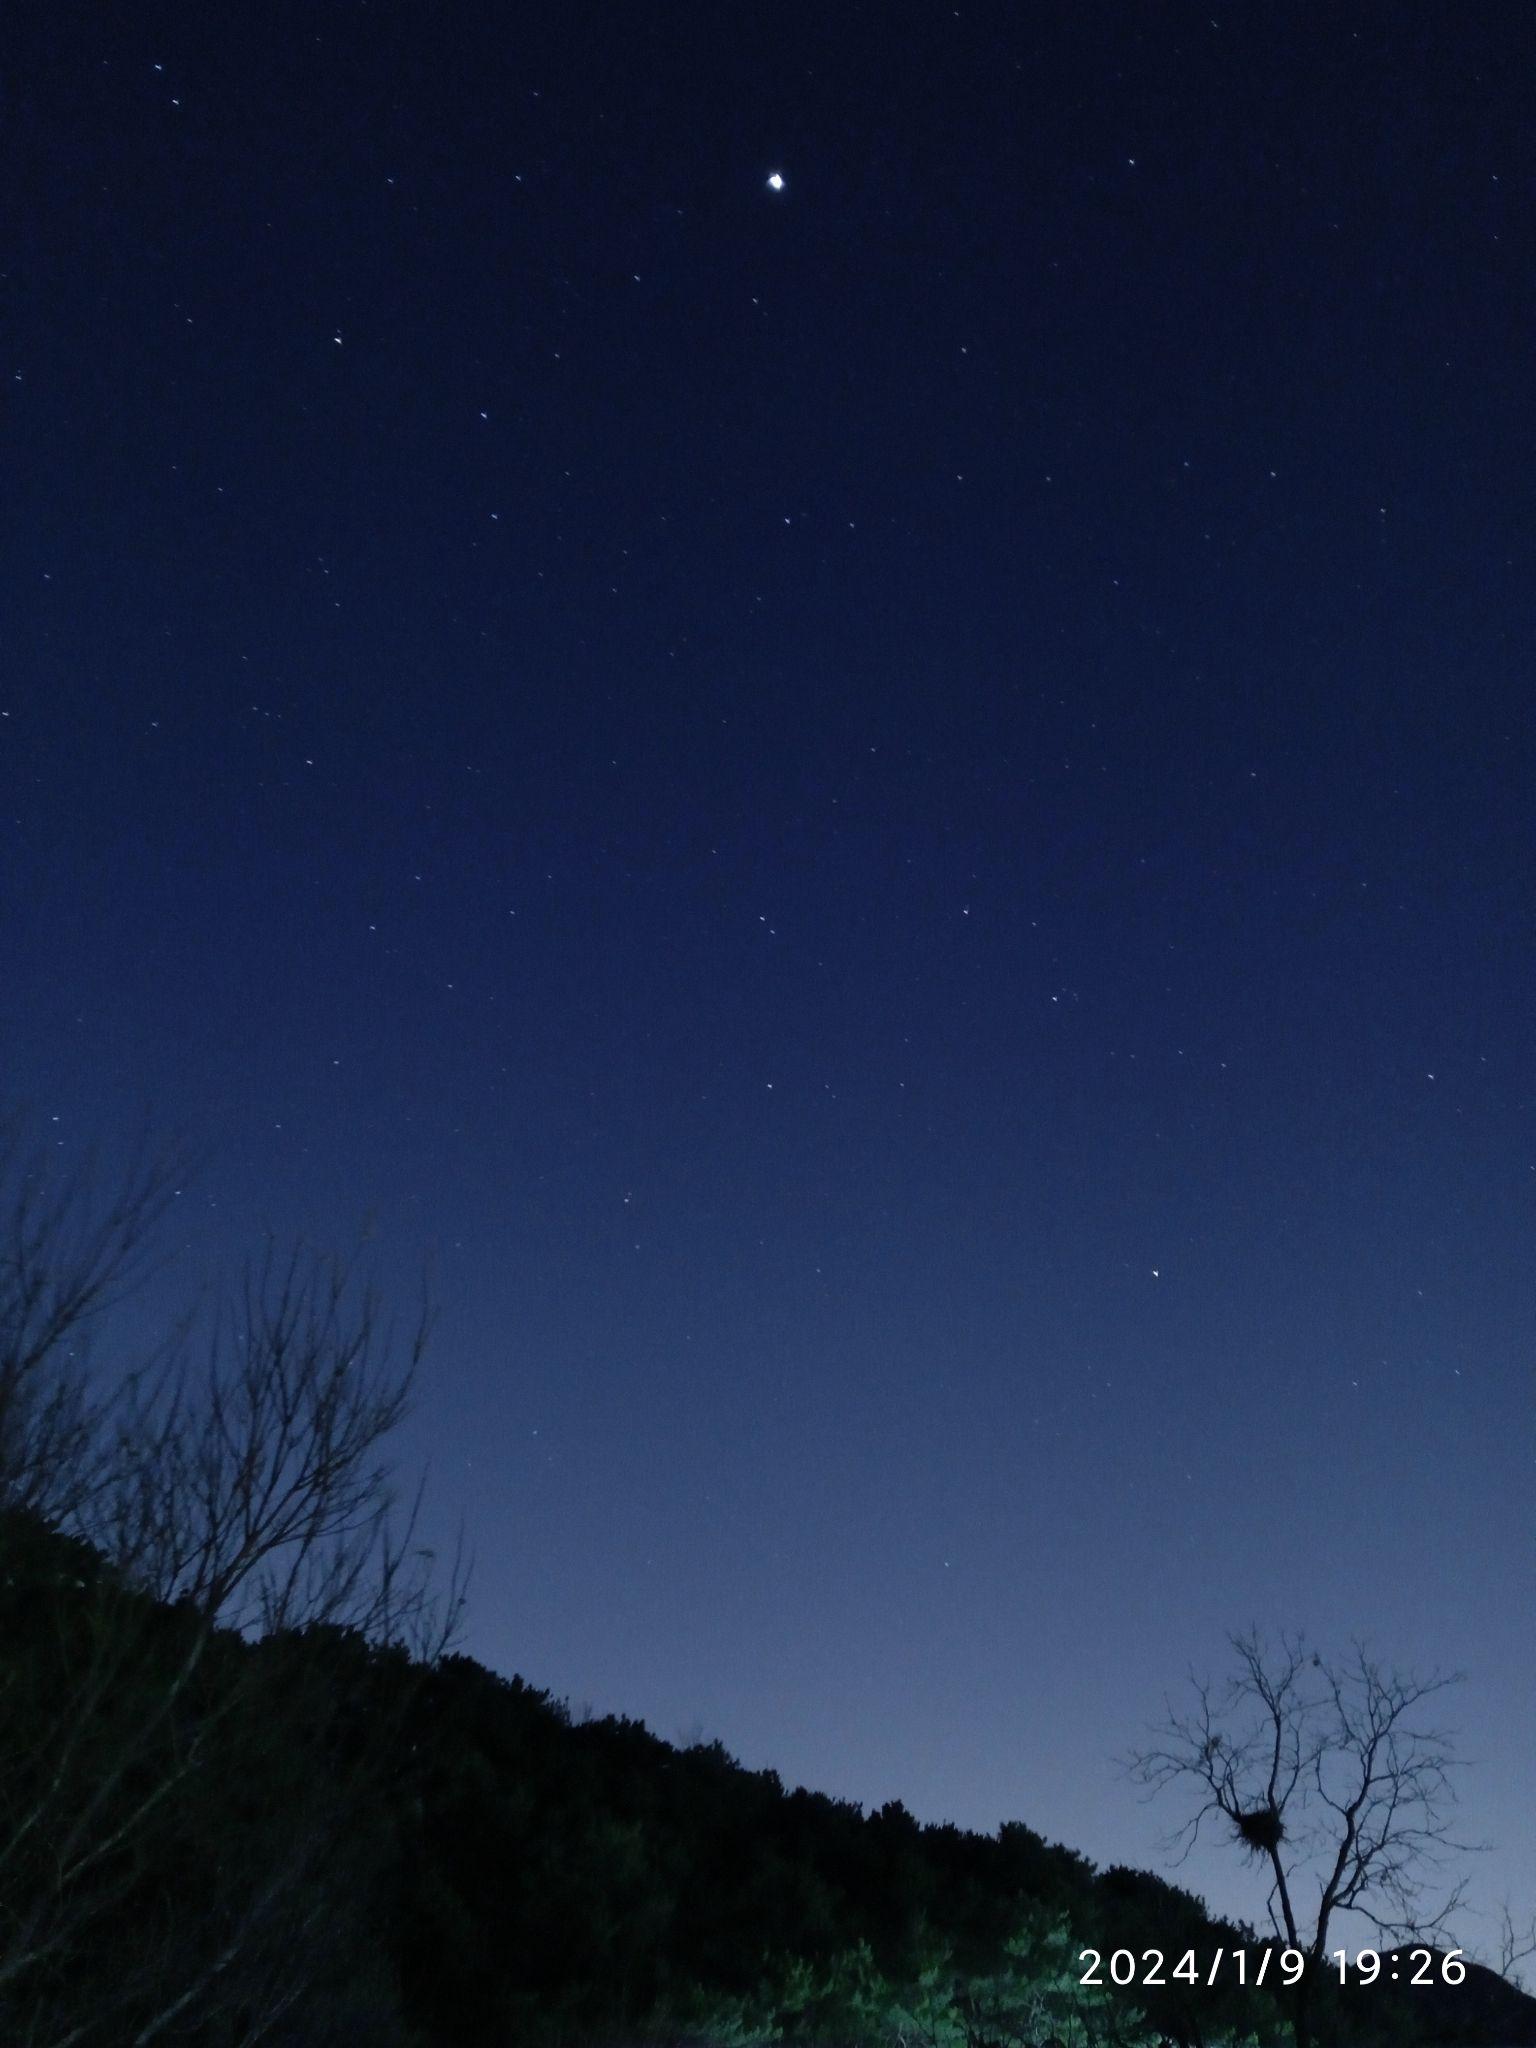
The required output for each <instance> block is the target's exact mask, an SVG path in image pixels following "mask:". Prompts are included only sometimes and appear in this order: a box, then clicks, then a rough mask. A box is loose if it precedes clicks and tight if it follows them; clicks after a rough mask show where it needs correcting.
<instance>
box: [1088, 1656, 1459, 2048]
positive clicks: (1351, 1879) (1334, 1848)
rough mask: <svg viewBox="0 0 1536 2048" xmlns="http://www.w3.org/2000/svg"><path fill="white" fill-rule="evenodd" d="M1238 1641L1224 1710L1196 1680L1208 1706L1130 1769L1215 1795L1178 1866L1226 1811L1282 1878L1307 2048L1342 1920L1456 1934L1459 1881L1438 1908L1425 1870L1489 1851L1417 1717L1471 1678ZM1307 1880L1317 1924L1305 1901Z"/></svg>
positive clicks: (1251, 1852) (1441, 1746) (1441, 1743)
mask: <svg viewBox="0 0 1536 2048" xmlns="http://www.w3.org/2000/svg"><path fill="white" fill-rule="evenodd" d="M1229 1641H1230V1643H1231V1646H1232V1649H1233V1651H1234V1653H1235V1655H1236V1657H1237V1660H1238V1666H1239V1668H1238V1669H1237V1671H1236V1672H1234V1673H1233V1674H1232V1676H1231V1677H1230V1678H1229V1679H1228V1681H1227V1683H1226V1686H1225V1689H1224V1691H1223V1693H1222V1694H1221V1696H1220V1698H1219V1699H1218V1700H1217V1701H1216V1702H1215V1703H1214V1704H1213V1701H1212V1689H1211V1685H1210V1683H1209V1681H1207V1682H1204V1683H1202V1682H1200V1681H1198V1680H1196V1679H1195V1678H1194V1676H1193V1674H1191V1681H1190V1682H1191V1684H1192V1685H1193V1687H1194V1690H1195V1694H1196V1699H1197V1705H1196V1708H1195V1710H1194V1711H1193V1712H1192V1713H1190V1714H1186V1715H1179V1714H1176V1713H1175V1712H1174V1711H1173V1709H1172V1707H1171V1706H1170V1707H1169V1718H1168V1721H1167V1723H1166V1724H1165V1732H1166V1735H1167V1737H1168V1738H1169V1739H1168V1741H1167V1743H1166V1745H1165V1746H1163V1747H1160V1748H1156V1749H1150V1750H1143V1751H1136V1752H1134V1753H1133V1754H1132V1755H1131V1756H1130V1757H1129V1758H1128V1759H1127V1768H1128V1770H1129V1772H1130V1774H1131V1775H1132V1776H1133V1777H1135V1778H1137V1779H1138V1780H1139V1781H1140V1782H1142V1783H1143V1784H1146V1785H1148V1786H1149V1787H1150V1788H1151V1791H1152V1793H1153V1794H1155V1793H1157V1792H1159V1791H1161V1790H1162V1789H1163V1788H1164V1787H1166V1786H1168V1785H1172V1784H1175V1783H1181V1782H1188V1783H1189V1784H1190V1785H1191V1786H1192V1787H1193V1788H1194V1789H1195V1790H1196V1791H1197V1792H1198V1793H1199V1794H1200V1795H1201V1797H1200V1801H1199V1805H1198V1807H1197V1809H1196V1811H1195V1813H1194V1814H1193V1815H1192V1817H1191V1818H1190V1820H1189V1821H1188V1822H1187V1823H1186V1824H1185V1826H1184V1827H1183V1828H1181V1829H1179V1830H1178V1831H1177V1832H1176V1833H1175V1835H1174V1836H1173V1837H1172V1842H1171V1843H1170V1846H1172V1844H1173V1843H1178V1842H1179V1841H1181V1840H1182V1841H1184V1843H1185V1846H1184V1850H1183V1855H1182V1856H1181V1857H1180V1858H1179V1859H1178V1860H1179V1861H1182V1860H1183V1857H1185V1856H1187V1855H1188V1854H1189V1852H1190V1851H1191V1850H1192V1849H1193V1847H1194V1845H1195V1842H1196V1841H1197V1840H1198V1839H1199V1835H1200V1829H1201V1826H1202V1824H1203V1823H1204V1821H1205V1820H1206V1819H1207V1817H1208V1816H1211V1815H1215V1816H1218V1817H1219V1819H1220V1820H1222V1821H1224V1822H1225V1823H1226V1826H1227V1829H1228V1832H1229V1835H1230V1838H1231V1839H1232V1841H1233V1842H1234V1843H1235V1844H1236V1845H1237V1846H1238V1847H1240V1848H1241V1849H1242V1850H1243V1851H1244V1852H1245V1853H1246V1854H1247V1855H1248V1856H1250V1857H1251V1858H1253V1859H1256V1860H1258V1861H1260V1862H1262V1863H1264V1864H1265V1865H1267V1866H1268V1870H1269V1873H1270V1877H1271V1880H1272V1881H1271V1884H1270V1890H1269V1896H1268V1900H1267V1906H1268V1911H1269V1917H1270V1922H1271V1925H1272V1927H1273V1929H1274V1932H1275V1935H1276V1937H1277V1939H1279V1940H1281V1941H1283V1942H1284V1943H1286V1944H1287V1945H1288V1946H1289V1947H1291V1948H1293V1949H1296V1950H1298V1951H1300V1953H1301V1954H1302V1955H1303V1957H1304V1958H1305V1967H1304V1970H1303V1974H1302V1976H1301V1978H1300V1980H1299V1981H1298V1984H1297V1987H1296V1992H1295V1994H1294V2001H1293V2004H1292V2008H1291V2012H1292V2024H1293V2028H1294V2031H1295V2034H1296V2039H1297V2043H1298V2048H1307V2044H1308V2042H1309V2041H1310V2040H1311V2039H1313V2038H1314V2034H1313V2022H1314V2017H1315V2013H1316V2005H1317V2001H1316V1991H1317V1988H1318V1986H1319V1984H1320V1983H1321V1981H1322V1975H1323V1970H1324V1968H1325V1966H1326V1960H1327V1955H1328V1939H1329V1933H1330V1930H1331V1929H1332V1927H1333V1922H1334V1919H1335V1916H1336V1915H1338V1914H1340V1913H1345V1912H1353V1913H1360V1914H1362V1915H1363V1916H1364V1917H1365V1918H1366V1919H1367V1920H1369V1921H1370V1922H1371V1924H1372V1926H1373V1928H1374V1929H1375V1931H1376V1934H1377V1936H1378V1937H1379V1938H1380V1939H1382V1940H1385V1941H1390V1942H1400V1941H1405V1940H1419V1941H1425V1940H1431V1939H1435V1938H1437V1937H1440V1936H1442V1935H1443V1933H1444V1930H1445V1928H1446V1925H1447V1922H1448V1921H1449V1919H1450V1917H1451V1915H1452V1914H1453V1913H1455V1912H1456V1911H1457V1909H1458V1908H1459V1907H1460V1905H1461V1903H1462V1897H1463V1886H1462V1884H1461V1883H1459V1882H1458V1883H1457V1884H1456V1885H1455V1886H1454V1887H1453V1889H1452V1890H1451V1892H1450V1894H1449V1896H1448V1897H1447V1898H1446V1899H1445V1900H1444V1902H1443V1903H1442V1904H1441V1905H1440V1906H1439V1907H1438V1908H1436V1909H1435V1910H1433V1911H1431V1910H1429V1908H1428V1906H1427V1905H1426V1903H1425V1897H1424V1895H1425V1890H1426V1873H1429V1872H1432V1871H1434V1870H1435V1869H1436V1868H1437V1867H1438V1866H1439V1864H1440V1862H1441V1861H1442V1858H1443V1852H1444V1851H1446V1850H1448V1849H1454V1850H1461V1851H1466V1850H1471V1849H1473V1848H1475V1847H1477V1846H1479V1845H1476V1844H1472V1843H1465V1842H1454V1841H1452V1839H1451V1836H1450V1830H1449V1822H1448V1821H1447V1819H1446V1818H1445V1813H1444V1809H1445V1807H1446V1806H1447V1805H1448V1804H1449V1803H1450V1802H1451V1801H1453V1800H1454V1797H1455V1794H1454V1791H1453V1789H1452V1786H1451V1782H1450V1775H1449V1774H1450V1772H1451V1771H1452V1770H1453V1769H1454V1768H1456V1767H1457V1766H1456V1764H1455V1761H1454V1759H1453V1757H1452V1752H1451V1737H1450V1736H1449V1735H1448V1734H1447V1733H1446V1731H1444V1730H1442V1729H1438V1728H1431V1727H1429V1726H1426V1725H1424V1724H1422V1723H1421V1722H1420V1721H1419V1719H1418V1709H1419V1708H1420V1706H1421V1705H1422V1703H1423V1702H1424V1701H1426V1700H1428V1699H1430V1698H1431V1697H1433V1696H1434V1695H1435V1694H1436V1693H1438V1692H1441V1691H1443V1690H1444V1689H1445V1688H1446V1687H1448V1686H1451V1685H1455V1684H1459V1683H1460V1682H1461V1678H1460V1674H1459V1673H1458V1674H1452V1675H1450V1676H1445V1677H1442V1676H1439V1675H1438V1674H1437V1675H1435V1676H1433V1677H1431V1678H1429V1679H1427V1680H1424V1681H1420V1680H1417V1679H1414V1678H1411V1677H1408V1678H1405V1677H1403V1676H1401V1675H1399V1674H1398V1673H1397V1672H1396V1671H1395V1670H1394V1671H1390V1672H1388V1671H1384V1670H1383V1668H1382V1667H1381V1666H1380V1665H1379V1664H1377V1663H1375V1662H1373V1661H1372V1659H1371V1658H1370V1657H1369V1655H1368V1654H1367V1652H1366V1649H1365V1647H1364V1645H1363V1644H1362V1643H1360V1642H1359V1641H1356V1642H1355V1643H1354V1645H1353V1650H1354V1655H1353V1658H1352V1659H1351V1660H1350V1661H1348V1662H1347V1663H1343V1664H1340V1665H1339V1666H1338V1667H1337V1668H1335V1667H1333V1666H1330V1665H1329V1664H1327V1663H1325V1662H1324V1660H1323V1659H1322V1658H1321V1657H1320V1656H1319V1655H1317V1654H1316V1653H1313V1654H1312V1655H1310V1656H1309V1655H1307V1654H1306V1652H1305V1651H1304V1648H1303V1644H1302V1639H1301V1638H1300V1637H1299V1636H1298V1637H1297V1638H1295V1640H1294V1641H1287V1639H1286V1638H1285V1637H1283V1636H1282V1638H1281V1648H1280V1652H1279V1654H1278V1655H1277V1656H1276V1657H1275V1658H1273V1659H1271V1658H1270V1656H1269V1654H1268V1652H1267V1649H1266V1646H1265V1645H1264V1644H1263V1642H1262V1641H1261V1640H1260V1637H1259V1633H1258V1630H1257V1629H1256V1628H1254V1629H1250V1631H1249V1633H1248V1634H1247V1635H1245V1636H1243V1635H1234V1636H1232V1637H1230V1638H1229ZM1186 1838H1187V1839H1186ZM1308 1881H1310V1883H1312V1884H1314V1885H1315V1887H1316V1890H1315V1903H1313V1904H1311V1906H1310V1912H1307V1911H1305V1910H1304V1909H1303V1906H1302V1903H1301V1901H1300V1899H1299V1897H1298V1893H1299V1890H1300V1888H1301V1886H1302V1885H1303V1883H1304V1882H1308Z"/></svg>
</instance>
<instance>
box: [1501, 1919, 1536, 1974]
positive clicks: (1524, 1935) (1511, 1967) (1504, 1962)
mask: <svg viewBox="0 0 1536 2048" xmlns="http://www.w3.org/2000/svg"><path fill="white" fill-rule="evenodd" d="M1532 1956H1536V1918H1533V1919H1532V1920H1531V1922H1530V1924H1529V1926H1526V1927H1517V1926H1516V1925H1515V1916H1514V1914H1513V1912H1512V1911H1511V1910H1510V1904H1509V1901H1508V1899H1505V1900H1504V1901H1503V1903H1502V1904H1501V1905H1500V1907H1499V1960H1498V1964H1497V1966H1496V1967H1497V1969H1498V1972H1499V1975H1500V1976H1501V1977H1507V1978H1508V1979H1509V1981H1510V1983H1511V1984H1513V1985H1514V1987H1515V1989H1516V1990H1517V1991H1523V1990H1524V1989H1525V1980H1524V1979H1523V1978H1522V1977H1521V1976H1520V1975H1519V1973H1518V1966H1519V1965H1520V1964H1521V1963H1524V1962H1528V1961H1529V1960H1530V1958H1531V1957H1532Z"/></svg>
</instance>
